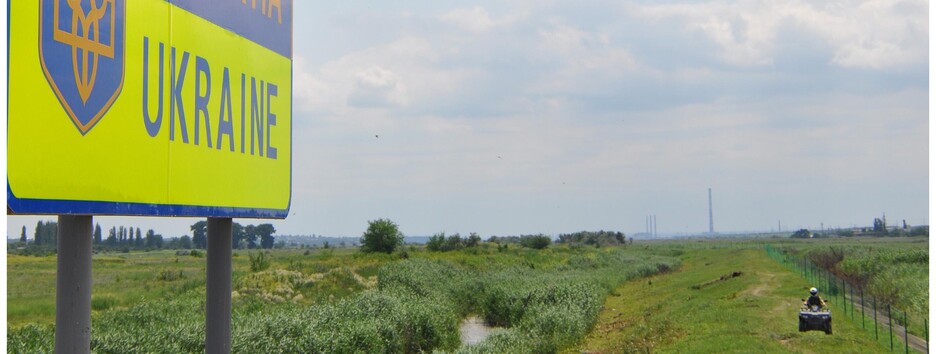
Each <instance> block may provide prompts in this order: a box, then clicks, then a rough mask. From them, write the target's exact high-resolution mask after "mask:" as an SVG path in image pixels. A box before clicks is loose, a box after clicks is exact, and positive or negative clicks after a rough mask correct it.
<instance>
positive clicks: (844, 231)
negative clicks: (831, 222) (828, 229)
mask: <svg viewBox="0 0 936 354" xmlns="http://www.w3.org/2000/svg"><path fill="white" fill-rule="evenodd" d="M835 234H836V235H838V236H841V237H852V236H855V232H854V231H852V230H847V229H842V230H838V231H836V232H835Z"/></svg>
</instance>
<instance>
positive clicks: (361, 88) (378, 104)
mask: <svg viewBox="0 0 936 354" xmlns="http://www.w3.org/2000/svg"><path fill="white" fill-rule="evenodd" d="M406 103H407V97H406V86H405V85H403V83H402V82H401V80H400V78H399V76H397V75H396V74H394V73H393V72H391V71H389V70H386V69H384V68H381V67H379V66H372V67H370V68H368V69H365V70H363V71H360V72H358V73H357V74H356V75H355V81H354V86H353V88H352V89H351V92H350V93H349V94H348V105H349V106H353V107H359V108H384V107H395V106H404V105H406Z"/></svg>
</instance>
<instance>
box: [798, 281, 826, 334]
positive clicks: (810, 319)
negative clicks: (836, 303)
mask: <svg viewBox="0 0 936 354" xmlns="http://www.w3.org/2000/svg"><path fill="white" fill-rule="evenodd" d="M809 294H810V296H809V299H808V300H803V308H802V309H801V310H800V313H799V331H800V332H805V331H810V330H819V331H823V332H825V333H826V334H832V312H830V311H829V308H828V306H825V305H826V302H825V300H822V298H820V297H819V290H818V289H816V288H811V289H809Z"/></svg>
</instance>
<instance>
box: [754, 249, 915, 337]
mask: <svg viewBox="0 0 936 354" xmlns="http://www.w3.org/2000/svg"><path fill="white" fill-rule="evenodd" d="M764 249H765V251H766V252H767V255H768V256H770V258H772V259H773V260H775V261H777V262H779V263H780V264H782V265H784V266H786V267H787V268H789V269H790V270H792V271H794V272H797V273H799V274H800V275H801V276H802V277H803V278H805V279H806V280H807V281H809V282H810V283H811V284H816V285H817V287H819V288H820V289H823V291H822V292H823V293H824V294H825V296H824V298H825V299H826V301H828V302H829V303H830V304H831V305H830V306H831V307H833V308H841V309H842V311H841V312H840V315H839V316H836V317H835V318H843V317H844V318H846V319H849V320H851V321H852V322H853V323H855V324H860V325H861V328H862V329H863V330H864V331H865V332H867V333H868V334H869V335H873V336H874V339H875V340H876V341H878V342H879V343H882V344H884V345H885V347H888V348H890V350H891V351H892V352H893V351H895V350H896V351H900V350H901V349H903V350H902V351H903V352H904V353H910V352H911V350H913V351H918V352H923V353H928V352H929V342H928V338H929V322H928V319H927V318H926V316H924V315H921V314H917V316H910V314H908V313H907V311H905V310H901V309H897V308H892V307H891V305H890V304H888V303H886V302H885V301H881V300H880V299H878V298H877V297H876V296H873V295H870V294H865V291H864V289H862V288H860V287H856V286H853V285H852V284H849V283H848V282H847V281H846V280H845V279H844V278H841V277H839V276H837V275H835V274H834V273H832V272H829V271H827V270H825V269H822V268H820V267H818V266H816V265H815V264H814V263H812V262H811V261H810V260H808V259H806V258H804V257H797V256H793V255H789V254H787V253H784V252H783V251H781V250H778V249H776V248H774V247H772V246H771V245H769V244H768V245H764ZM920 336H922V337H920ZM901 341H902V342H903V343H902V344H901V343H900V342H901ZM901 347H902V348H901Z"/></svg>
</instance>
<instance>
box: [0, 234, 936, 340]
mask: <svg viewBox="0 0 936 354" xmlns="http://www.w3.org/2000/svg"><path fill="white" fill-rule="evenodd" d="M767 241H770V242H772V243H777V242H776V241H778V240H775V239H774V240H766V241H765V240H757V241H731V242H724V241H680V242H650V243H637V244H635V245H633V246H627V247H620V248H594V247H569V246H558V245H554V246H552V247H550V248H548V249H545V250H531V249H525V248H520V247H515V246H510V247H508V248H499V247H497V245H494V244H487V243H485V244H483V245H482V246H481V247H479V248H471V249H464V250H461V251H454V252H427V251H425V250H423V249H421V248H418V247H412V246H407V247H406V248H405V249H404V251H405V257H401V255H402V254H401V253H395V254H390V255H386V254H362V253H360V252H358V251H357V250H356V249H327V250H323V249H317V250H298V249H293V250H288V249H287V250H272V251H269V252H268V253H264V257H265V258H266V260H267V261H269V264H268V265H266V266H265V267H258V266H257V264H254V265H253V266H254V267H253V268H252V264H251V259H252V258H253V259H254V260H256V256H257V255H258V254H259V253H258V252H257V251H252V252H249V253H248V252H246V251H239V252H235V256H234V259H233V262H234V282H233V288H234V289H233V290H234V293H233V294H232V296H233V299H234V313H233V326H232V327H233V349H234V351H235V352H245V353H246V352H420V351H441V352H465V353H486V352H512V353H514V352H516V353H523V352H538V353H539V352H557V351H563V352H568V353H572V352H596V353H616V352H660V353H667V352H679V353H682V352H751V350H752V349H754V350H756V351H758V352H777V353H780V352H805V353H808V352H863V353H865V352H881V351H886V349H887V347H886V346H884V345H882V343H883V342H875V341H874V340H873V336H868V334H867V332H862V330H861V329H860V326H859V327H856V325H855V324H853V323H852V322H850V321H846V320H843V319H840V317H835V318H839V319H838V320H834V322H833V323H834V334H833V335H831V336H827V335H825V334H823V333H822V332H806V333H800V332H798V331H797V328H796V312H797V310H798V304H799V301H800V299H801V298H803V297H805V296H806V294H807V290H806V289H808V288H809V287H810V286H811V284H808V283H807V282H806V280H804V279H803V278H802V277H801V276H800V274H797V273H795V272H793V271H791V270H790V269H788V268H785V267H783V266H782V265H780V264H779V263H776V262H775V261H773V260H771V259H770V258H769V257H768V256H767V255H766V252H765V251H764V249H763V244H764V242H767ZM780 241H784V242H780V244H781V245H783V244H786V246H795V247H798V248H797V249H800V250H807V249H810V248H822V247H827V246H828V245H829V244H825V245H823V244H817V243H795V244H787V242H785V240H780ZM827 241H829V242H846V241H848V242H851V243H848V244H849V245H854V242H864V241H855V240H835V241H832V240H827ZM875 242H878V241H875ZM830 244H832V243H830ZM924 244H925V243H924ZM882 245H884V244H882ZM915 246H916V247H919V242H917V245H915ZM889 247H898V248H899V247H912V246H907V245H897V246H889ZM404 258H406V259H404ZM661 272H662V273H661ZM735 272H740V274H739V275H736V276H731V275H732V273H735ZM7 274H8V282H9V286H8V294H7V301H8V315H7V316H8V317H7V323H8V325H9V326H10V332H9V333H8V337H7V341H8V346H9V351H10V352H17V353H18V352H23V353H33V352H49V351H51V349H52V338H53V337H54V332H53V331H54V329H53V328H52V324H53V323H54V303H55V300H54V293H55V288H54V283H55V258H54V256H48V257H23V256H16V255H9V256H8V269H7ZM735 274H737V273H735ZM204 285H205V258H204V253H203V252H202V253H196V254H194V255H189V254H178V255H177V254H176V252H175V251H159V252H139V253H135V252H131V253H110V254H99V255H95V256H94V289H93V299H92V308H93V315H92V316H93V318H92V325H93V331H92V348H93V349H94V351H95V352H100V353H119V352H127V351H140V352H165V353H178V352H200V351H203V350H204V344H203V335H204V323H203V321H204V301H205V299H204V296H205V295H204ZM927 294H928V289H927ZM469 316H476V317H479V318H482V319H484V321H485V322H487V323H488V324H490V325H494V326H496V327H495V329H494V330H493V332H492V333H493V334H492V335H491V336H490V337H488V339H487V340H484V341H482V342H481V343H479V344H477V345H474V346H471V347H463V346H461V345H460V342H459V338H458V329H457V326H458V323H459V322H460V321H461V320H462V319H464V318H466V317H469ZM833 316H840V314H838V313H836V310H835V309H834V306H833Z"/></svg>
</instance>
